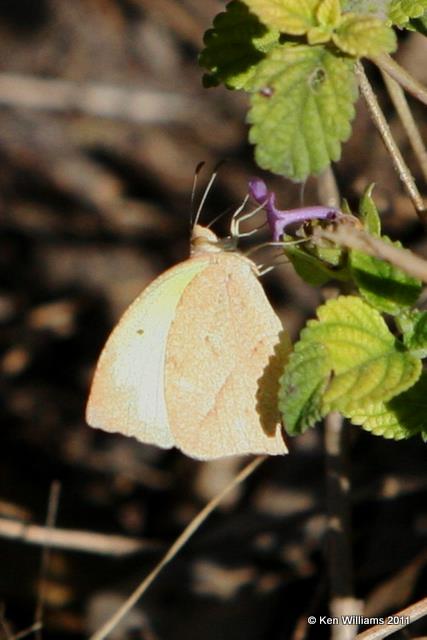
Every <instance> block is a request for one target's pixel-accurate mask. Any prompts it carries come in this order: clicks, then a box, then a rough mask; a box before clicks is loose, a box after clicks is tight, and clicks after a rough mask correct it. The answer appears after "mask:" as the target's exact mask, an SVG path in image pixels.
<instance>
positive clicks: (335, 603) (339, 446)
mask: <svg viewBox="0 0 427 640" xmlns="http://www.w3.org/2000/svg"><path fill="white" fill-rule="evenodd" d="M346 449H347V430H346V429H345V425H344V420H343V418H342V416H341V415H340V414H339V413H336V412H334V413H330V414H329V415H328V416H327V417H326V419H325V453H326V487H327V504H328V533H327V543H328V549H327V550H328V568H329V579H330V593H331V597H330V602H329V608H330V612H331V615H332V616H333V617H336V618H338V619H339V620H342V619H343V618H342V617H343V616H346V615H357V614H360V613H361V611H362V601H360V600H357V599H356V598H355V597H354V595H353V557H352V548H351V515H350V511H351V505H350V477H349V472H348V463H347V456H346ZM356 633H357V625H350V624H347V625H346V624H343V623H340V624H337V625H333V626H332V628H331V639H332V640H352V639H353V638H354V637H355V636H356Z"/></svg>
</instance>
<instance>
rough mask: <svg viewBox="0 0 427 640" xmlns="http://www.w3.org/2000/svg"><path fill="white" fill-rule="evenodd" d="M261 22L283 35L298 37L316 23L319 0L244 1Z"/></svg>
mask: <svg viewBox="0 0 427 640" xmlns="http://www.w3.org/2000/svg"><path fill="white" fill-rule="evenodd" d="M245 3H246V4H247V5H248V7H249V9H250V10H251V11H252V12H253V13H255V14H256V15H257V16H258V17H259V19H260V20H261V22H263V23H264V24H265V25H267V26H268V27H270V28H272V29H278V30H279V31H282V32H283V33H289V34H291V35H294V36H300V35H303V34H304V33H307V31H308V30H309V29H310V28H311V27H314V26H315V25H316V23H317V19H316V9H317V6H318V4H319V0H245Z"/></svg>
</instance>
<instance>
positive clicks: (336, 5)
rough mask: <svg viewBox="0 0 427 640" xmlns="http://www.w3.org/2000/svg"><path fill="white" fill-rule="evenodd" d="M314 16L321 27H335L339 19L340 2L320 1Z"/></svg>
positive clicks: (334, 0) (332, 0)
mask: <svg viewBox="0 0 427 640" xmlns="http://www.w3.org/2000/svg"><path fill="white" fill-rule="evenodd" d="M316 16H317V19H318V21H319V24H321V25H322V26H328V27H332V28H334V27H336V25H337V24H338V22H339V19H340V17H341V3H340V0H322V2H321V3H320V5H319V7H318V9H317V13H316Z"/></svg>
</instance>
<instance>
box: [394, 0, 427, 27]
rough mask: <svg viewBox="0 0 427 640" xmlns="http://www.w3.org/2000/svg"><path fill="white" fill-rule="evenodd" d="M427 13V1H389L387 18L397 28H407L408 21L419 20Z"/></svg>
mask: <svg viewBox="0 0 427 640" xmlns="http://www.w3.org/2000/svg"><path fill="white" fill-rule="evenodd" d="M425 11H427V0H391V4H390V9H389V14H388V15H389V18H390V20H391V22H392V23H393V24H395V25H396V26H398V27H407V26H408V23H409V21H410V20H412V19H414V18H421V17H422V16H423V15H424V12H425Z"/></svg>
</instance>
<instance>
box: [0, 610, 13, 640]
mask: <svg viewBox="0 0 427 640" xmlns="http://www.w3.org/2000/svg"><path fill="white" fill-rule="evenodd" d="M0 631H1V632H2V633H3V635H4V638H5V640H11V638H12V634H11V633H10V630H9V625H8V624H7V622H6V613H5V606H4V603H3V602H1V603H0Z"/></svg>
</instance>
